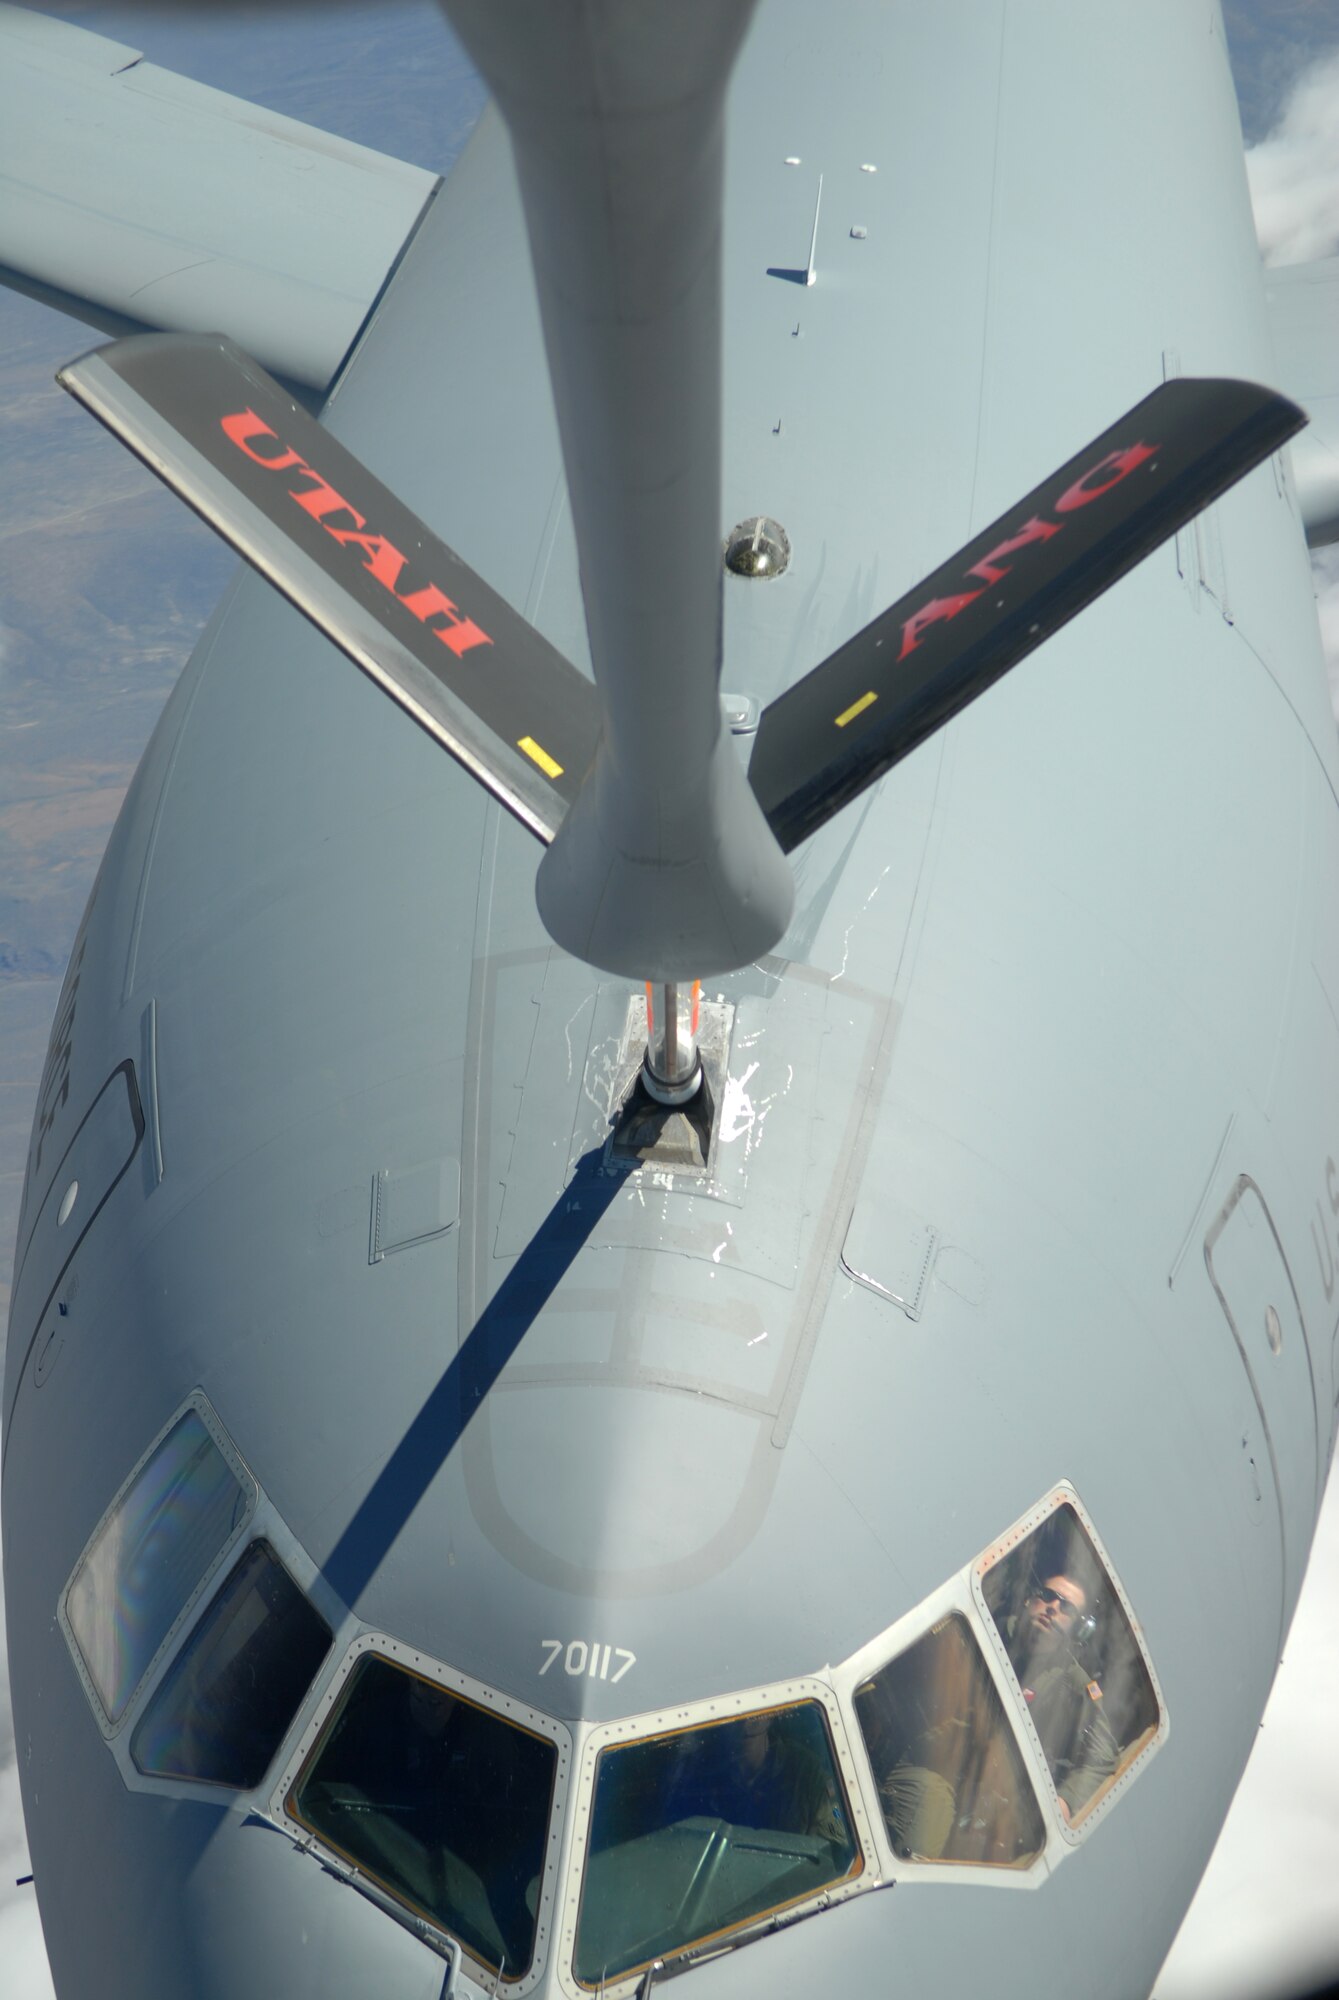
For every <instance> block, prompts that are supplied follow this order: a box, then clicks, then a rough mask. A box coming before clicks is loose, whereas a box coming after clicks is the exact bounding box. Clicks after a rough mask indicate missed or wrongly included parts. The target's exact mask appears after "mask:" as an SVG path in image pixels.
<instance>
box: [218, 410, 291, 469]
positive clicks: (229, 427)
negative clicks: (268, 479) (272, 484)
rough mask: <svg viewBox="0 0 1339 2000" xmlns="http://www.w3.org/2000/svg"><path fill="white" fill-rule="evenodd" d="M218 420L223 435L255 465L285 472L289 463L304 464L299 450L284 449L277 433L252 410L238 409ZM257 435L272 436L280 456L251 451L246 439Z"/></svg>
mask: <svg viewBox="0 0 1339 2000" xmlns="http://www.w3.org/2000/svg"><path fill="white" fill-rule="evenodd" d="M219 422H220V424H221V425H222V427H223V434H224V436H225V437H226V438H228V440H229V441H230V442H231V443H232V444H235V445H236V446H237V449H238V450H239V451H244V452H245V453H246V455H247V457H248V458H250V459H254V460H255V462H256V464H257V465H263V466H266V467H267V468H268V469H269V470H270V471H271V472H286V471H287V470H288V467H289V466H290V465H304V466H305V464H306V460H305V459H304V458H303V456H302V454H301V452H297V451H293V450H291V449H290V450H285V449H284V446H283V444H282V443H281V442H280V439H279V436H278V434H277V433H276V432H275V431H272V430H271V429H270V427H269V425H268V424H267V423H266V422H265V420H264V418H263V417H258V416H257V415H256V413H255V411H254V410H238V411H236V412H235V414H234V415H232V416H230V417H220V418H219ZM258 437H267V438H273V439H274V442H275V443H276V444H277V445H278V446H279V450H280V452H281V453H282V456H281V457H266V455H265V454H264V453H263V452H259V451H253V450H252V449H251V445H250V443H249V442H248V440H249V439H251V438H258Z"/></svg>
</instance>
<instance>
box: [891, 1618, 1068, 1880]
mask: <svg viewBox="0 0 1339 2000" xmlns="http://www.w3.org/2000/svg"><path fill="white" fill-rule="evenodd" d="M855 1710H856V1716H857V1718H858V1720H859V1723H860V1728H861V1731H862V1733H863V1735H864V1738H865V1747H866V1749H867V1750H868V1751H869V1761H870V1764H871V1766H872V1767H873V1771H874V1776H875V1780H876V1782H877V1784H878V1787H879V1801H880V1804H881V1805H882V1807H883V1817H884V1823H885V1825H886V1826H887V1828H888V1838H889V1839H890V1840H891V1841H892V1843H893V1848H894V1850H895V1852H896V1853H897V1855H898V1856H899V1858H900V1859H901V1860H904V1861H958V1862H974V1863H977V1864H978V1865H980V1864H985V1865H988V1866H993V1867H1019V1866H1022V1865H1025V1864H1026V1863H1027V1862H1028V1861H1030V1860H1031V1859H1032V1858H1033V1856H1034V1855H1036V1854H1037V1853H1039V1852H1040V1850H1041V1848H1042V1846H1043V1845H1044V1843H1045V1839H1046V1834H1045V1829H1044V1828H1043V1826H1042V1821H1041V1813H1040V1812H1039V1810H1038V1807H1037V1801H1036V1799H1035V1797H1034V1796H1033V1792H1032V1787H1031V1785H1030V1784H1029V1783H1028V1781H1027V1777H1026V1775H1025V1773H1024V1770H1023V1760H1022V1758H1021V1757H1020V1756H1019V1754H1018V1749H1017V1747H1016V1745H1015V1743H1014V1740H1013V1738H1012V1736H1011V1735H1010V1733H1009V1728H1008V1725H1007V1723H1006V1722H1005V1720H1004V1711H1003V1709H1002V1707H1001V1704H1000V1698H999V1696H998V1695H997V1694H996V1692H995V1687H994V1683H993V1682H992V1681H991V1678H990V1675H989V1673H988V1672H987V1670H986V1663H985V1661H984V1660H983V1659H982V1657H981V1649H980V1647H979V1646H978V1645H977V1643H976V1641H975V1639H974V1638H973V1637H972V1634H971V1630H970V1628H969V1627H968V1624H967V1620H966V1619H965V1618H962V1617H959V1616H958V1614H957V1613H956V1612H951V1613H950V1614H949V1616H948V1617H947V1618H941V1619H940V1621H939V1623H938V1624H937V1625H936V1626H934V1627H933V1629H932V1630H931V1631H929V1632H927V1633H925V1634H924V1635H923V1636H922V1637H921V1638H919V1639H917V1640H916V1642H915V1644H914V1645H912V1646H909V1647H908V1648H907V1650H906V1651H905V1652H903V1653H899V1654H898V1655H897V1657H896V1658H895V1659H893V1660H890V1661H889V1663H888V1665H887V1666H886V1667H884V1668H882V1669H881V1671H880V1672H879V1673H877V1674H875V1676H874V1677H873V1679H872V1680H869V1681H866V1683H865V1685H864V1686H863V1687H862V1688H859V1689H857V1691H856V1698H855Z"/></svg>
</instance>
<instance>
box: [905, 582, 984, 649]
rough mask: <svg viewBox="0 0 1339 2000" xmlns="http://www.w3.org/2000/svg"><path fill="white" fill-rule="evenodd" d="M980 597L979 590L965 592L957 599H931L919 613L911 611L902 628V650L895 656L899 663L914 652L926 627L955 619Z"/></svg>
mask: <svg viewBox="0 0 1339 2000" xmlns="http://www.w3.org/2000/svg"><path fill="white" fill-rule="evenodd" d="M980 595H981V592H980V591H979V590H967V591H964V592H963V593H962V595H961V596H959V597H932V598H931V599H930V602H929V603H928V604H923V605H922V606H921V608H920V610H919V611H913V612H912V614H911V616H910V618H908V619H907V621H906V623H905V624H904V625H903V627H902V650H901V652H900V653H899V654H898V656H897V657H898V661H899V663H900V662H901V661H903V660H905V659H906V657H907V654H908V653H914V652H915V650H916V648H917V646H919V645H920V643H921V634H922V632H924V631H925V629H926V628H927V626H930V625H938V624H939V623H940V621H941V620H942V619H945V618H956V617H957V615H958V613H959V612H960V611H965V610H966V609H967V607H968V605H969V604H975V603H976V600H977V598H978V597H980Z"/></svg>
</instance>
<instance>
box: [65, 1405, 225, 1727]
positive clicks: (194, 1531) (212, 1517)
mask: <svg viewBox="0 0 1339 2000" xmlns="http://www.w3.org/2000/svg"><path fill="white" fill-rule="evenodd" d="M254 1499H255V1488H254V1486H253V1485H252V1484H251V1483H250V1482H249V1481H244V1480H243V1479H242V1478H241V1477H239V1475H238V1473H237V1472H236V1471H235V1470H234V1469H233V1466H232V1465H231V1464H230V1463H229V1461H228V1459H227V1458H226V1457H225V1456H224V1454H223V1452H222V1451H221V1450H220V1449H219V1446H218V1444H217V1443H216V1442H215V1439H214V1437H213V1436H212V1434H211V1432H210V1430H209V1429H208V1427H207V1426H206V1424H205V1423H204V1420H203V1419H202V1417H201V1416H200V1413H199V1411H198V1410H196V1409H194V1408H188V1409H187V1410H186V1411H185V1413H184V1414H183V1415H182V1416H181V1417H179V1418H178V1419H177V1421H176V1422H175V1423H174V1424H173V1425H172V1427H171V1429H170V1430H169V1431H168V1432H167V1433H166V1435H165V1436H164V1437H162V1438H161V1439H160V1440H159V1441H158V1443H157V1444H156V1445H155V1446H154V1447H153V1449H152V1450H151V1451H150V1452H149V1454H148V1456H147V1457H146V1458H145V1460H144V1462H143V1464H141V1465H140V1466H139V1467H138V1468H137V1470H136V1471H135V1472H134V1473H133V1474H132V1476H131V1478H130V1480H129V1481H128V1482H127V1484H126V1486H125V1487H124V1488H123V1490H122V1491H121V1492H120V1493H119V1494H118V1495H117V1498H116V1500H115V1501H114V1502H113V1504H112V1506H111V1507H110V1508H109V1509H108V1512H107V1514H106V1516H105V1517H104V1519H103V1520H102V1522H101V1523H100V1524H99V1526H98V1528H97V1530H96V1532H95V1533H94V1535H93V1538H92V1540H91V1541H90V1542H89V1544H88V1547H87V1548H86V1549H85V1551H84V1553H83V1555H82V1556H81V1557H80V1559H79V1562H78V1564H77V1566H76V1568H75V1571H74V1574H73V1576H72V1577H71V1578H70V1582H69V1585H68V1588H67V1589H66V1592H65V1597H64V1600H63V1602H62V1605H61V1617H62V1622H63V1624H64V1627H65V1633H66V1637H67V1639H68V1640H69V1641H70V1644H71V1647H72V1649H73V1651H74V1653H75V1656H76V1658H77V1660H78V1661H79V1663H80V1664H81V1666H82V1668H83V1670H84V1674H85V1676H86V1680H87V1683H88V1685H89V1686H90V1687H91V1689H92V1691H93V1693H94V1696H95V1698H96V1701H97V1702H98V1704H99V1705H100V1707H101V1710H102V1713H103V1715H104V1716H105V1718H106V1722H107V1723H108V1724H110V1725H112V1726H115V1724H116V1723H117V1722H118V1721H119V1720H120V1718H121V1717H122V1716H123V1715H124V1714H125V1711H126V1708H127V1706H128V1705H129V1703H130V1700H131V1697H132V1696H133V1695H134V1693H135V1690H136V1689H137V1688H138V1686H139V1684H140V1682H141V1681H142V1680H143V1678H144V1676H145V1674H146V1672H147V1671H148V1669H149V1667H150V1665H151V1664H152V1662H153V1660H154V1658H155V1657H156V1655H157V1653H158V1650H159V1648H160V1646H162V1644H163V1642H164V1641H165V1640H166V1639H167V1637H168V1635H169V1633H170V1632H171V1631H172V1629H173V1627H174V1626H175V1625H176V1623H177V1621H178V1619H179V1618H180V1617H181V1616H182V1615H183V1614H184V1612H185V1611H186V1609H187V1607H188V1605H189V1604H190V1603H191V1601H192V1599H193V1598H194V1596H195V1595H196V1593H197V1592H198V1591H199V1590H200V1588H201V1587H202V1586H203V1584H204V1582H205V1580H206V1578H207V1577H208V1576H209V1575H210V1573H211V1572H212V1571H213V1569H214V1568H215V1566H216V1565H217V1563H218V1562H219V1561H220V1559H221V1557H222V1555H223V1552H224V1550H225V1548H226V1547H227V1545H228V1543H229V1542H230V1541H231V1540H232V1538H233V1536H234V1535H235V1534H237V1533H238V1532H239V1531H240V1529H241V1526H242V1523H243V1521H244V1520H245V1518H246V1516H247V1514H248V1512H249V1510H250V1508H251V1506H252V1504H253V1502H254Z"/></svg>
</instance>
